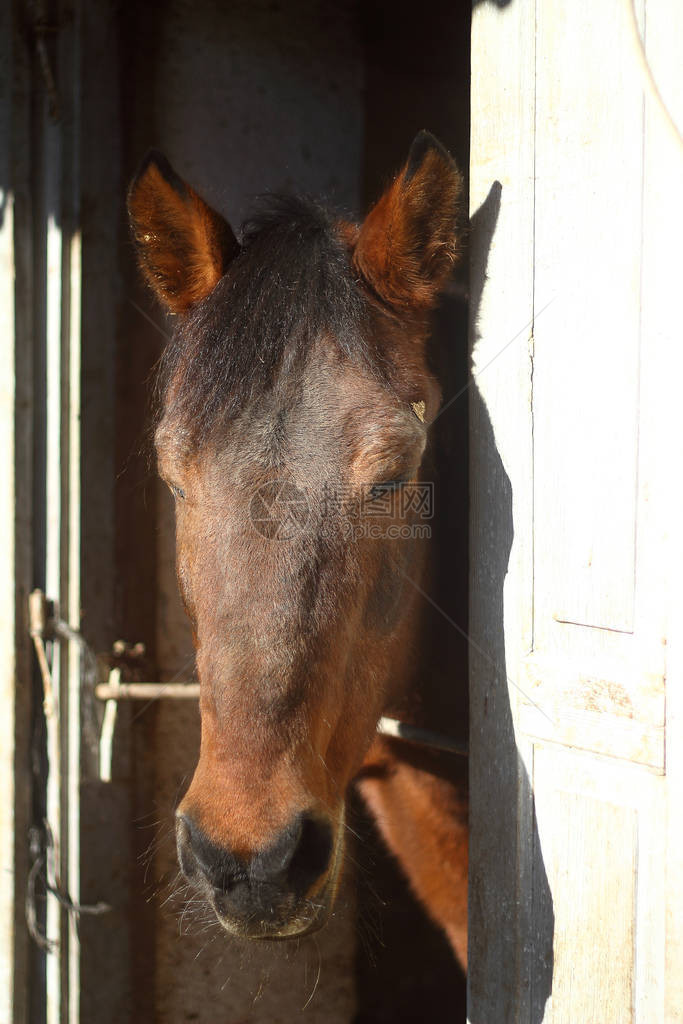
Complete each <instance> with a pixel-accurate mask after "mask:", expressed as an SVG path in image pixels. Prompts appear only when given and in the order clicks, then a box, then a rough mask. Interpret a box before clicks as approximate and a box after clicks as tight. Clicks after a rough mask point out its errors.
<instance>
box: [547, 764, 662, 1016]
mask: <svg viewBox="0 0 683 1024" xmlns="http://www.w3.org/2000/svg"><path fill="white" fill-rule="evenodd" d="M534 760H535V772H534V788H535V799H536V811H537V816H538V830H539V836H540V845H539V852H540V853H541V855H542V858H543V862H544V864H545V870H546V871H547V873H548V877H549V881H550V886H551V889H552V893H553V913H554V947H553V953H554V965H553V982H552V995H551V998H550V1000H549V1001H548V1004H547V1006H546V1010H545V1016H544V1017H543V1020H544V1021H545V1022H546V1024H557V1022H570V1024H573V1022H574V1021H577V1020H587V1021H588V1020H590V1021H591V1024H593V1022H595V1024H599V1022H601V1021H605V1024H612V1022H616V1021H620V1020H627V1021H631V1020H633V1021H636V1022H639V1024H640V1022H642V1024H651V1022H652V1021H663V1020H665V1019H666V1020H667V1021H668V1018H665V1016H664V876H663V872H662V848H661V845H660V844H659V843H658V842H657V838H656V837H657V836H658V834H659V832H660V826H661V822H662V819H663V816H664V807H665V798H666V779H665V778H664V777H662V776H658V775H654V774H651V773H648V772H644V771H643V770H642V769H641V768H640V767H639V766H636V765H629V764H626V763H620V762H618V761H615V760H613V759H611V758H604V757H598V756H595V755H592V754H583V753H579V752H573V751H568V750H564V749H562V748H559V747H550V746H547V745H545V744H537V745H536V748H535V758H534Z"/></svg>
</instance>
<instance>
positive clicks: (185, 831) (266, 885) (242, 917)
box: [176, 806, 344, 939]
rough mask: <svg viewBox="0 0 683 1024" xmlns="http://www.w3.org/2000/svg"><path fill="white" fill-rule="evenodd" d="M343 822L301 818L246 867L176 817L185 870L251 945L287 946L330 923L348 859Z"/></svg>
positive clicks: (195, 826)
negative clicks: (279, 942) (255, 942)
mask: <svg viewBox="0 0 683 1024" xmlns="http://www.w3.org/2000/svg"><path fill="white" fill-rule="evenodd" d="M343 818H344V809H343V806H342V808H341V812H340V815H339V820H338V821H336V822H333V821H332V820H331V819H329V818H327V817H326V816H322V815H320V814H319V813H309V812H303V813H300V814H298V815H296V817H294V818H293V819H292V821H291V822H290V823H289V824H288V825H287V827H286V828H284V829H283V830H282V832H280V834H279V835H278V836H276V837H275V839H274V840H273V841H272V842H271V843H270V844H269V845H268V846H267V847H266V848H264V849H262V850H258V851H256V852H255V853H254V854H253V855H252V856H251V857H250V858H248V859H245V858H243V857H238V856H236V855H235V854H234V853H232V852H231V851H230V850H229V849H228V848H227V847H224V846H221V845H219V844H218V843H216V842H214V840H212V839H210V838H209V837H208V836H207V835H206V834H205V833H204V832H203V831H202V829H201V827H200V826H199V825H198V824H197V822H196V821H195V820H194V819H193V818H192V817H191V816H190V815H189V814H187V813H182V814H181V813H179V814H178V815H177V816H176V842H177V849H178V860H179V863H180V868H181V871H182V873H183V875H184V876H185V878H186V879H187V881H188V882H190V883H191V885H192V886H193V887H194V888H195V889H196V890H197V891H198V893H199V894H200V895H202V896H204V898H205V899H206V901H207V903H209V904H210V905H211V906H212V907H213V909H214V911H215V913H216V917H217V918H218V920H219V922H220V923H221V925H223V927H224V928H225V929H226V931H228V932H230V933H231V934H233V935H238V936H240V937H241V938H246V939H287V938H296V937H300V936H302V935H306V934H308V933H310V932H313V931H317V929H318V928H321V927H322V926H323V925H324V924H325V922H326V920H327V918H328V917H329V914H330V911H331V908H332V904H333V902H334V896H335V893H336V887H337V882H338V876H339V871H340V867H341V861H342V854H343Z"/></svg>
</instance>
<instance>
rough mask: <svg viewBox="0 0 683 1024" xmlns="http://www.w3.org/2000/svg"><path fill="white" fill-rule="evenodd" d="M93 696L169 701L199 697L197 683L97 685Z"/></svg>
mask: <svg viewBox="0 0 683 1024" xmlns="http://www.w3.org/2000/svg"><path fill="white" fill-rule="evenodd" d="M95 696H96V697H99V699H100V700H158V698H159V697H165V698H166V697H168V698H170V699H171V700H178V699H185V700H187V699H188V698H191V699H192V700H196V699H197V698H198V697H199V683H118V684H117V685H112V684H111V683H98V685H97V686H96V687H95Z"/></svg>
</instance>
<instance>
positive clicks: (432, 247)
mask: <svg viewBox="0 0 683 1024" xmlns="http://www.w3.org/2000/svg"><path fill="white" fill-rule="evenodd" d="M462 193H463V182H462V178H461V176H460V174H459V172H458V170H457V168H456V166H455V164H454V162H453V160H452V159H451V157H450V155H449V154H448V152H447V151H446V150H445V149H444V147H443V146H442V145H441V143H440V142H439V141H438V140H437V139H435V138H434V136H433V135H430V134H429V132H420V133H419V134H418V136H417V137H416V138H415V140H414V142H413V144H412V146H411V147H410V153H409V154H408V160H407V161H406V163H405V165H404V167H403V169H402V170H401V172H400V173H399V174H398V176H397V177H396V178H395V180H394V182H393V184H392V185H390V186H389V188H388V189H387V190H386V192H385V193H384V195H383V196H382V197H381V199H380V200H379V202H378V203H377V205H376V206H375V207H374V208H373V209H372V210H371V211H370V213H369V214H368V216H367V217H366V219H365V221H364V223H363V224H362V225H361V228H360V231H359V234H358V238H357V241H356V246H355V249H354V254H353V263H354V266H355V268H356V270H357V271H358V272H359V274H360V275H361V277H362V278H364V280H365V281H367V283H368V284H369V285H370V286H371V288H372V289H373V291H374V292H375V293H376V294H377V295H379V296H380V297H381V298H382V299H383V300H384V301H385V302H386V303H388V304H389V305H390V306H393V307H395V308H398V309H409V308H411V307H412V308H429V307H431V306H433V305H434V303H435V302H436V299H437V297H438V294H439V291H440V289H441V288H442V287H443V285H444V283H445V281H446V279H447V277H448V275H449V274H450V272H451V271H452V268H453V264H454V263H455V262H456V260H457V258H458V255H459V250H458V238H457V234H456V229H457V225H458V222H459V218H460V208H461V205H462Z"/></svg>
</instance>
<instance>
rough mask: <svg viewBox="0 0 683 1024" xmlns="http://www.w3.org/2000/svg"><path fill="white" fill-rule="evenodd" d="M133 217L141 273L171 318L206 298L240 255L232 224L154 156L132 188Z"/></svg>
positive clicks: (149, 156) (161, 157)
mask: <svg viewBox="0 0 683 1024" xmlns="http://www.w3.org/2000/svg"><path fill="white" fill-rule="evenodd" d="M128 216H129V219H130V227H131V232H132V234H133V241H134V242H135V246H136V249H137V253H138V261H139V263H140V268H141V269H142V273H143V274H144V276H145V279H146V280H147V283H148V284H149V285H150V286H151V288H152V290H153V291H154V292H155V294H156V296H157V298H158V299H159V300H160V301H161V303H162V305H164V306H165V307H166V309H167V310H169V312H171V313H185V312H187V310H188V309H190V308H191V307H192V306H194V305H195V304H196V303H197V302H199V301H200V300H201V299H203V298H206V296H207V295H208V294H209V292H211V291H212V290H213V288H214V287H215V286H216V284H217V283H218V281H219V280H220V278H221V277H222V276H223V274H224V273H225V271H226V270H227V267H228V264H229V263H230V261H231V260H232V259H234V257H235V256H236V255H237V253H238V252H239V244H238V242H237V239H236V238H235V236H234V234H233V232H232V229H231V227H230V225H229V224H228V222H227V221H226V220H224V219H223V217H221V215H220V214H219V213H216V211H215V210H212V209H211V207H210V206H209V205H208V204H207V203H205V202H204V200H203V199H202V198H201V196H198V195H197V193H196V192H195V191H194V189H192V188H190V186H189V185H187V184H186V183H185V182H184V181H183V180H182V178H180V177H179V176H178V175H177V174H176V172H175V171H174V170H173V168H172V167H171V165H170V163H169V162H168V160H167V159H166V157H165V156H164V155H163V153H159V152H156V151H155V150H153V151H151V152H150V153H148V154H147V156H146V157H145V159H144V161H143V162H142V165H141V167H140V169H139V170H138V173H137V174H136V176H135V178H134V179H133V181H132V183H131V186H130V189H129V191H128Z"/></svg>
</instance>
